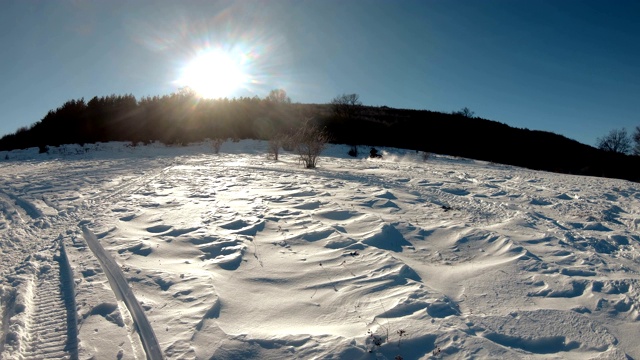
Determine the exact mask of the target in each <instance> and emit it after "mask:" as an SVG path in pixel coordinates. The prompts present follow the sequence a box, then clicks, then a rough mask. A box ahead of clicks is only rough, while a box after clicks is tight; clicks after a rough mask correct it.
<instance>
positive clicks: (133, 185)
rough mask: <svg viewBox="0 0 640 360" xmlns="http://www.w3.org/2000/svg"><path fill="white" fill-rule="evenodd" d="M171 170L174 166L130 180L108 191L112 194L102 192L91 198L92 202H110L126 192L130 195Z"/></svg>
mask: <svg viewBox="0 0 640 360" xmlns="http://www.w3.org/2000/svg"><path fill="white" fill-rule="evenodd" d="M171 168H173V165H171V166H167V167H165V168H163V169H161V170H159V171H156V172H155V173H153V174H151V175H143V176H140V177H138V178H135V179H133V180H130V181H128V182H126V183H124V184H120V185H117V186H114V187H113V188H111V189H107V190H110V191H111V192H110V193H108V194H104V193H102V192H100V193H98V194H96V195H93V196H91V197H90V199H91V200H99V201H100V202H104V201H106V200H109V199H111V198H113V197H114V196H118V195H120V194H122V193H124V192H128V193H130V194H132V193H134V192H136V191H137V190H138V189H140V188H141V187H143V186H144V185H146V184H148V183H150V182H151V181H152V180H154V179H155V178H157V177H159V176H161V175H163V174H165V173H166V172H167V171H169V170H170V169H171Z"/></svg>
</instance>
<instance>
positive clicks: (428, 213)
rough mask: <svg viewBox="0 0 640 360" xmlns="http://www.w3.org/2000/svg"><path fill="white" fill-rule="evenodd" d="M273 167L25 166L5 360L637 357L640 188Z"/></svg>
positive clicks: (363, 167)
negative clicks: (152, 342) (148, 335)
mask: <svg viewBox="0 0 640 360" xmlns="http://www.w3.org/2000/svg"><path fill="white" fill-rule="evenodd" d="M266 148H267V144H265V143H261V142H255V141H242V142H239V143H226V144H224V145H223V147H222V149H221V151H220V153H219V154H213V153H212V151H211V150H210V148H209V145H208V144H198V145H193V146H190V147H176V148H166V147H162V146H159V145H152V146H147V147H135V148H130V147H125V146H123V145H122V144H117V143H110V144H101V146H99V147H96V146H93V147H90V148H89V150H88V151H80V152H70V151H60V152H59V153H58V154H59V155H56V154H57V153H56V149H55V148H54V149H52V150H51V151H50V153H51V154H37V150H35V151H33V150H32V151H21V152H12V153H10V154H9V155H10V156H9V159H16V158H20V159H22V160H21V161H14V160H12V161H4V162H0V264H1V267H0V286H1V287H0V299H1V301H0V313H1V319H2V326H1V327H0V331H1V334H0V339H2V340H1V342H0V354H1V357H2V358H7V359H8V358H25V359H30V358H34V359H35V358H43V357H44V358H59V359H62V358H81V359H89V358H92V357H93V358H116V359H126V358H145V357H149V358H160V357H162V358H167V359H212V358H213V359H223V360H224V359H292V358H299V359H372V358H375V359H400V358H402V359H405V360H406V359H432V358H433V359H435V358H453V359H467V358H509V359H517V358H527V359H529V358H539V359H549V358H573V359H588V358H600V359H628V358H638V357H640V345H638V344H637V341H636V339H635V338H636V335H637V330H638V326H639V323H638V320H639V318H640V314H639V311H640V309H639V306H640V293H639V291H638V289H639V288H640V285H639V279H640V274H639V270H640V236H639V235H638V230H639V224H640V220H638V219H639V218H640V217H639V214H640V186H638V184H635V183H630V182H626V181H619V180H609V179H602V178H588V177H573V176H568V175H558V174H551V173H544V172H535V171H530V170H524V169H519V168H513V167H508V166H501V165H496V164H487V163H482V162H477V161H471V160H465V159H455V158H449V157H445V156H437V155H435V156H431V157H430V158H429V160H428V161H427V162H424V161H423V160H422V157H421V156H419V155H417V154H412V153H410V152H406V153H405V152H403V151H402V150H396V149H386V150H385V156H384V157H383V158H382V159H375V160H372V159H353V158H348V157H347V155H346V154H347V151H348V147H345V146H331V147H329V149H328V150H327V152H326V154H325V155H326V156H325V157H323V158H321V162H320V164H319V168H318V169H316V170H307V169H303V168H302V167H301V166H299V165H298V164H297V159H296V157H295V156H294V155H292V154H287V153H285V154H284V155H282V156H281V160H280V161H277V162H276V161H272V160H268V159H267V158H266V156H265V155H264V153H265V152H266ZM72 153H73V154H77V155H69V154H72ZM62 154H65V155H62ZM5 155H6V154H5V153H3V152H0V158H5V157H6V156H5ZM83 229H85V230H84V234H83ZM85 238H86V240H88V241H85ZM97 246H99V248H101V249H104V252H105V254H104V255H99V256H98V257H96V255H95V254H96V251H97V253H100V250H96V249H97V248H98V247H97ZM92 250H93V251H92ZM108 258H111V259H112V260H113V261H114V263H113V264H112V265H108V266H107V265H105V264H106V262H105V259H108ZM107 262H108V261H107ZM105 267H108V268H105ZM114 274H119V275H115V276H122V278H121V279H119V280H117V281H115V282H114ZM114 284H115V285H114ZM116 288H119V289H120V290H118V289H116ZM123 289H124V290H123ZM128 293H130V295H127V294H128ZM133 299H135V300H133ZM127 301H128V302H132V301H134V302H135V305H139V308H138V310H131V309H132V307H131V305H132V304H126V302H127ZM132 311H138V312H139V313H138V314H136V315H132ZM45 319H46V321H45ZM141 319H142V320H141ZM145 321H146V322H147V323H146V324H144V322H145ZM141 330H142V331H141ZM146 330H148V331H150V332H151V334H154V335H155V339H156V340H157V344H158V345H157V349H156V350H157V353H155V354H154V353H153V352H154V351H155V350H153V349H151V350H150V347H149V345H148V344H146V343H145V341H149V340H148V339H145V335H144V334H143V335H142V337H141V336H140V335H139V332H144V331H146ZM141 339H142V341H141Z"/></svg>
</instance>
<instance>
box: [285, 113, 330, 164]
mask: <svg viewBox="0 0 640 360" xmlns="http://www.w3.org/2000/svg"><path fill="white" fill-rule="evenodd" d="M328 141H329V135H328V134H327V132H326V131H325V130H324V129H321V128H320V127H319V126H318V125H317V124H315V123H314V122H313V121H312V120H311V119H307V120H305V121H304V123H303V124H302V126H301V127H300V128H299V129H298V131H297V132H295V133H294V134H293V136H292V137H291V143H292V144H293V149H294V150H295V152H296V153H297V154H298V155H299V156H300V161H301V162H302V163H303V164H304V166H305V167H306V168H307V169H313V168H315V167H316V165H317V163H318V157H319V156H320V153H321V152H322V150H324V147H325V145H326V144H327V142H328Z"/></svg>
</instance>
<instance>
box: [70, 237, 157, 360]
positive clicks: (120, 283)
mask: <svg viewBox="0 0 640 360" xmlns="http://www.w3.org/2000/svg"><path fill="white" fill-rule="evenodd" d="M82 235H83V237H84V239H85V240H86V241H87V245H89V248H90V249H91V251H92V252H93V254H94V255H95V256H96V257H97V258H98V260H99V261H100V264H101V265H102V269H103V270H104V272H105V274H107V277H108V278H109V283H110V284H111V288H112V290H113V292H114V293H116V296H117V297H118V298H120V299H122V300H123V301H124V303H125V304H126V305H127V309H129V312H130V313H131V317H132V318H133V321H134V323H135V327H136V329H137V330H138V334H139V335H140V340H141V341H142V346H143V347H144V351H145V353H146V354H147V359H150V360H156V359H162V358H163V356H162V351H161V350H160V344H159V343H158V339H157V338H156V335H155V333H154V332H153V328H152V327H151V324H150V323H149V320H148V319H147V316H146V315H145V313H144V310H142V307H141V306H140V303H139V302H138V300H137V299H136V297H135V295H134V294H133V292H132V291H131V288H130V287H129V284H128V283H127V279H126V278H125V277H124V274H123V273H122V270H120V267H119V266H118V264H117V263H116V262H115V261H114V260H113V258H111V257H110V256H109V255H108V254H107V253H106V252H105V251H104V248H103V247H102V245H100V242H99V241H98V239H97V238H96V236H95V235H94V234H93V233H92V232H91V230H89V229H88V228H87V227H86V226H85V227H83V228H82Z"/></svg>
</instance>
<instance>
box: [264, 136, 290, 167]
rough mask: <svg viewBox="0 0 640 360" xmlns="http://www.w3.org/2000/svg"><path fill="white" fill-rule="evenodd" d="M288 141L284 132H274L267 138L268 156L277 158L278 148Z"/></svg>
mask: <svg viewBox="0 0 640 360" xmlns="http://www.w3.org/2000/svg"><path fill="white" fill-rule="evenodd" d="M288 142H289V136H287V135H285V134H276V135H274V136H273V137H272V138H271V139H270V140H269V153H268V157H269V158H270V159H273V160H276V161H277V160H278V155H279V154H280V149H281V148H284V147H285V144H287V143H288Z"/></svg>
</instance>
